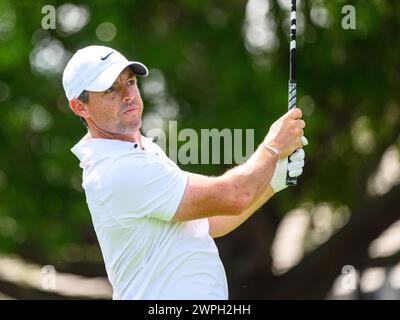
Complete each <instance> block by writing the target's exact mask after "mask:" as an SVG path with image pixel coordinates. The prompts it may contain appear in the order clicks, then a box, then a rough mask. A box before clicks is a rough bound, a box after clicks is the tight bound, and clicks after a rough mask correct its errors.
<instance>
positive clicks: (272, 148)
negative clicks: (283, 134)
mask: <svg viewBox="0 0 400 320" xmlns="http://www.w3.org/2000/svg"><path fill="white" fill-rule="evenodd" d="M261 146H262V147H263V148H264V149H266V150H268V151H270V152H271V153H272V154H273V155H274V156H275V157H277V160H279V159H280V158H281V155H280V154H279V151H278V150H277V149H276V148H274V147H272V146H270V145H268V144H267V143H266V142H262V143H261Z"/></svg>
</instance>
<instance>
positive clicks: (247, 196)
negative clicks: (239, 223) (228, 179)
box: [227, 185, 252, 216]
mask: <svg viewBox="0 0 400 320" xmlns="http://www.w3.org/2000/svg"><path fill="white" fill-rule="evenodd" d="M251 201H252V196H251V193H250V192H249V191H248V190H243V189H242V188H240V187H239V186H235V185H233V186H232V187H231V190H230V192H229V200H228V201H227V202H228V208H227V209H228V211H229V213H228V214H229V215H235V216H238V215H240V214H242V213H243V211H245V210H246V208H248V207H249V205H250V204H251Z"/></svg>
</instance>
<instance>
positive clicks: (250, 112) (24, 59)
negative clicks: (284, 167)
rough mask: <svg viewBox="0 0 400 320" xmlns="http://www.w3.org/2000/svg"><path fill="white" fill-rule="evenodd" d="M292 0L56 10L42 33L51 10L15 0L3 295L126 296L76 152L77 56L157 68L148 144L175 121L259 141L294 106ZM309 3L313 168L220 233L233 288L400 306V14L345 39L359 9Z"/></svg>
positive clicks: (5, 75)
mask: <svg viewBox="0 0 400 320" xmlns="http://www.w3.org/2000/svg"><path fill="white" fill-rule="evenodd" d="M289 3H290V1H289V0H248V1H245V0H236V1H228V2H226V3H221V2H218V1H194V0H193V1H191V0H182V1H156V0H149V1H144V0H141V1H139V0H137V1H100V0H99V1H85V2H84V3H83V2H79V1H74V2H73V3H72V2H71V3H68V2H63V1H53V2H52V4H51V5H52V6H53V8H54V9H55V17H56V19H55V22H56V25H55V29H44V28H43V26H42V22H43V19H44V17H45V16H46V14H48V12H49V11H46V10H45V11H44V12H43V11H42V10H43V8H45V6H46V5H48V4H47V3H46V2H44V1H28V0H24V1H11V0H0V72H1V76H0V105H1V108H0V118H1V119H2V125H1V126H0V137H1V141H2V152H1V156H0V298H1V299H68V298H78V299H80V298H82V299H87V298H89V299H110V298H111V295H112V290H111V287H110V284H109V282H108V280H107V277H106V274H105V270H104V265H103V260H102V256H101V252H100V249H99V247H98V243H97V239H96V236H95V234H94V231H93V228H92V225H91V219H90V213H89V211H88V209H87V206H86V202H85V197H84V193H83V190H82V187H81V171H80V168H79V167H78V161H77V159H75V158H74V156H73V155H72V153H71V152H70V148H71V147H72V146H73V145H74V144H75V143H76V142H77V141H78V140H79V138H80V137H81V136H82V135H83V134H84V132H85V129H84V128H83V127H82V125H81V124H80V123H79V120H78V119H76V118H75V117H74V116H73V115H72V114H71V112H70V111H69V108H68V103H67V100H66V98H65V96H64V92H63V89H62V85H61V77H62V72H63V69H64V67H65V65H66V63H67V62H68V60H69V59H70V57H71V56H72V54H73V52H75V50H77V49H79V48H81V47H83V46H86V45H90V44H101V45H106V46H113V47H115V48H116V49H117V50H119V51H121V52H122V53H123V54H125V55H126V56H128V57H129V58H131V59H137V60H139V61H143V62H144V63H145V64H146V65H147V66H148V67H149V70H150V74H149V76H148V77H147V78H144V79H141V80H140V89H141V93H142V96H143V99H144V101H145V112H144V115H143V127H142V133H143V134H148V135H151V132H159V131H157V130H163V131H168V128H169V127H168V124H169V121H177V123H178V127H179V129H182V128H193V129H194V130H196V131H197V132H200V130H201V129H202V128H209V129H211V128H218V129H220V130H222V129H223V128H230V129H234V128H242V129H246V128H252V129H255V132H256V143H257V144H258V143H259V142H260V141H261V139H262V137H263V136H264V135H265V134H266V132H267V130H268V127H269V126H270V124H271V123H272V122H273V121H274V120H275V119H276V118H277V117H279V116H280V115H281V114H283V113H284V112H285V110H286V105H287V80H288V79H287V75H288V30H289V10H290V5H289ZM297 3H298V8H299V9H298V13H297V35H298V41H297V50H298V53H297V54H298V104H299V106H300V107H301V108H302V110H303V114H304V118H305V120H306V122H307V128H306V136H307V137H308V140H309V141H310V145H309V146H307V147H306V149H305V151H306V167H305V172H304V174H303V176H302V178H301V179H300V184H299V186H297V187H295V188H291V189H290V190H286V191H283V192H282V194H278V195H276V196H275V197H274V198H273V199H272V200H271V201H270V202H269V203H267V204H266V205H265V206H264V207H263V209H262V210H260V211H259V212H258V213H256V215H255V216H254V217H253V218H252V219H251V220H250V221H249V222H247V223H246V224H245V225H243V226H242V227H241V228H240V230H238V231H235V232H234V233H232V234H231V235H228V236H226V237H224V238H223V239H218V240H217V245H218V247H219V249H220V254H221V258H222V260H223V262H224V265H225V268H226V271H227V275H228V280H229V287H230V296H231V298H236V299H240V298H290V299H293V298H294V299H303V298H305V299H307V298H317V299H400V205H399V202H398V199H400V154H399V148H400V147H399V146H400V143H399V132H400V131H399V130H400V108H399V92H400V90H399V89H400V67H399V66H400V60H399V57H398V54H397V53H398V52H399V49H400V42H399V41H400V37H399V34H398V30H400V5H399V4H398V3H396V2H394V1H388V0H387V1H385V0H374V1H368V2H362V3H354V4H353V5H354V7H355V9H356V13H357V24H356V25H357V28H356V29H355V30H344V29H343V28H342V26H341V21H342V18H343V16H344V15H343V13H342V12H341V10H342V8H343V6H344V5H346V4H352V3H348V2H347V1H327V0H309V1H306V0H302V1H300V0H299V1H298V2H297ZM45 9H46V8H45ZM396 33H397V34H396ZM152 130H156V131H152ZM158 143H163V144H166V143H168V141H164V140H163V139H161V140H159V141H158ZM180 143H182V141H180ZM229 167H230V166H227V165H222V164H221V165H187V166H182V168H183V169H185V170H190V171H194V172H197V173H202V174H221V173H223V172H224V171H225V170H226V169H227V168H229ZM345 266H351V267H353V268H354V269H351V270H353V271H354V273H353V272H350V273H346V272H344V271H343V270H344V269H343V267H345ZM352 277H353V278H352ZM353 280H354V281H353ZM353 282H354V285H352V283H353Z"/></svg>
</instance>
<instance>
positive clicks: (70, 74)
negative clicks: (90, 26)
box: [62, 46, 149, 100]
mask: <svg viewBox="0 0 400 320" xmlns="http://www.w3.org/2000/svg"><path fill="white" fill-rule="evenodd" d="M128 66H130V67H131V68H132V71H133V72H134V73H135V74H136V75H139V76H144V77H145V76H147V75H148V73H149V71H148V70H147V67H146V66H145V65H144V64H143V63H141V62H137V61H128V60H127V59H126V58H125V57H124V56H123V55H122V54H120V53H119V52H118V51H117V50H114V49H112V48H108V47H104V46H89V47H86V48H83V49H80V50H78V51H77V52H76V53H75V54H74V55H73V56H72V58H71V60H70V61H69V62H68V64H67V66H66V67H65V69H64V74H63V79H62V82H63V86H64V91H65V95H66V96H67V98H68V100H71V99H73V98H77V97H78V96H79V95H80V94H81V93H82V92H83V91H84V90H87V91H95V92H100V91H105V90H107V89H108V88H110V87H111V85H112V84H113V83H114V81H115V80H116V79H117V77H118V76H119V74H120V73H121V72H122V70H124V69H125V68H126V67H128Z"/></svg>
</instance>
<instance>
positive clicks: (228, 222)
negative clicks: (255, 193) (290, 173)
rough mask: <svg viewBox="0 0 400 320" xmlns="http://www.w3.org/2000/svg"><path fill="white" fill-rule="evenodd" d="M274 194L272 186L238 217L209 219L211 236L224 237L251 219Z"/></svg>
mask: <svg viewBox="0 0 400 320" xmlns="http://www.w3.org/2000/svg"><path fill="white" fill-rule="evenodd" d="M273 194H274V192H273V191H272V188H271V186H269V185H268V187H267V188H266V189H265V190H264V192H263V193H261V195H260V196H259V197H258V198H257V199H256V200H255V201H254V202H253V203H251V205H250V206H249V207H248V208H246V209H245V210H244V211H243V213H241V214H240V215H237V216H213V217H209V218H208V221H209V226H210V227H209V234H210V236H211V237H213V238H218V237H222V236H224V235H226V234H228V233H229V232H231V231H233V230H234V229H236V228H237V227H239V226H240V225H241V224H242V223H243V222H245V221H246V220H247V219H248V218H250V217H251V216H252V215H253V213H254V212H255V211H257V209H259V208H260V207H261V206H262V205H263V204H264V203H266V202H267V201H268V200H269V199H270V198H271V197H272V196H273Z"/></svg>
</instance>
